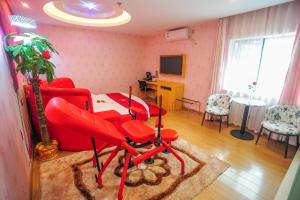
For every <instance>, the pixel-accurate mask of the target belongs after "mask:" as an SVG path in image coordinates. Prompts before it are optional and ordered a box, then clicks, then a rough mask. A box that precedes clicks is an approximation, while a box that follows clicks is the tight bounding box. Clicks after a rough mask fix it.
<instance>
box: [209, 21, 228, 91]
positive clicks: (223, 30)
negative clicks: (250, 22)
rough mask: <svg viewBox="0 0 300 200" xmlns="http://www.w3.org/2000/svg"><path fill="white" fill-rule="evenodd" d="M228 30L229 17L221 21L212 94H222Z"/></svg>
mask: <svg viewBox="0 0 300 200" xmlns="http://www.w3.org/2000/svg"><path fill="white" fill-rule="evenodd" d="M227 29H228V17H225V18H222V19H220V20H219V27H218V35H217V45H216V49H215V57H214V67H213V75H212V84H211V94H216V93H222V84H223V74H224V67H225V64H224V63H225V62H224V60H225V59H226V56H225V55H226V53H227V48H226V42H227V39H226V36H227Z"/></svg>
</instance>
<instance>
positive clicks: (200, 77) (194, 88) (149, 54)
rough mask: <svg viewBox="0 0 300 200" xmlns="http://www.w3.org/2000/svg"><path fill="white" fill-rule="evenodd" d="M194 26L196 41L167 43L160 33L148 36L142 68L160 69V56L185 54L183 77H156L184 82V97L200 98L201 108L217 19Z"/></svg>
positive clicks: (207, 86) (207, 85)
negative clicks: (184, 72) (184, 74)
mask: <svg viewBox="0 0 300 200" xmlns="http://www.w3.org/2000/svg"><path fill="white" fill-rule="evenodd" d="M193 29H194V31H195V32H194V34H193V38H194V40H195V41H196V44H195V43H194V42H193V41H190V40H183V41H172V42H167V41H165V39H164V35H163V34H159V35H156V36H154V37H150V38H148V39H147V41H146V49H145V51H146V52H145V62H144V63H145V64H144V67H145V69H146V71H151V72H153V73H154V72H155V70H159V56H160V55H172V54H173V55H174V54H175V55H176V54H186V62H187V63H186V76H185V78H182V77H177V76H171V75H160V76H159V79H162V80H168V81H178V82H183V83H184V86H185V87H184V96H185V97H186V98H190V99H194V100H199V101H200V103H201V110H202V111H203V110H204V109H205V103H206V100H207V97H208V95H209V93H210V87H211V78H212V69H213V60H214V59H213V58H214V52H215V51H214V50H215V46H216V37H217V29H218V20H214V21H209V22H204V23H201V24H199V25H197V26H196V27H194V28H193Z"/></svg>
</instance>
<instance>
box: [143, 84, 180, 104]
mask: <svg viewBox="0 0 300 200" xmlns="http://www.w3.org/2000/svg"><path fill="white" fill-rule="evenodd" d="M146 83H147V87H149V88H152V89H154V90H156V93H157V96H159V95H162V96H163V103H162V107H163V108H165V109H167V110H174V109H175V110H178V109H181V108H182V103H177V104H175V101H176V99H181V98H182V97H183V92H184V85H183V83H177V82H170V81H163V80H157V81H146Z"/></svg>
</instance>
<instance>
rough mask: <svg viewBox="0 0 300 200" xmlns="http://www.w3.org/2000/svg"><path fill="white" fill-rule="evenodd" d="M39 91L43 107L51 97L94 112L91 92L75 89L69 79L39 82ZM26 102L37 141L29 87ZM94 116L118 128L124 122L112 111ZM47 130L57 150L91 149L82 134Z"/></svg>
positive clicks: (31, 93) (36, 123)
mask: <svg viewBox="0 0 300 200" xmlns="http://www.w3.org/2000/svg"><path fill="white" fill-rule="evenodd" d="M40 89H41V94H42V98H43V104H44V107H45V106H46V105H47V103H48V102H49V101H50V100H51V99H52V98H53V97H61V98H63V99H65V100H67V101H68V102H70V103H72V104H74V105H76V106H78V107H79V108H82V109H85V110H87V111H89V112H91V113H93V112H94V110H93V103H92V98H91V92H90V91H89V90H87V89H84V88H75V85H74V83H73V81H72V79H70V78H57V79H54V80H53V81H52V82H51V83H48V82H47V81H41V82H40ZM28 101H29V107H30V110H31V118H32V121H33V125H34V129H35V131H36V133H38V137H39V139H41V135H40V130H39V120H38V114H37V108H36V104H35V97H34V94H33V90H32V87H31V85H29V87H28ZM96 115H97V116H98V117H100V118H102V119H107V120H109V121H111V122H113V123H114V124H115V125H116V126H119V127H120V125H121V122H122V121H123V120H124V119H122V118H121V115H120V114H119V113H117V112H116V111H113V110H111V111H105V112H97V113H96ZM48 129H49V134H50V137H51V139H56V140H57V141H58V142H59V148H60V149H61V150H89V149H92V148H93V147H92V143H91V138H90V137H87V136H85V135H82V134H79V135H76V134H74V133H73V131H70V130H68V129H65V130H63V131H60V132H58V131H54V130H53V128H52V127H48ZM95 142H96V144H97V146H99V147H101V146H103V145H104V144H103V142H101V141H98V140H96V141H95Z"/></svg>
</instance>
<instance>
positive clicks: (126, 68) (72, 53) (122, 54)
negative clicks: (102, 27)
mask: <svg viewBox="0 0 300 200" xmlns="http://www.w3.org/2000/svg"><path fill="white" fill-rule="evenodd" d="M38 27H39V28H38V30H37V33H39V34H42V35H45V36H48V37H49V40H50V41H51V42H52V43H53V44H54V47H56V49H57V50H58V52H59V53H60V56H58V57H57V58H56V59H55V63H56V65H57V69H56V75H57V76H58V77H61V76H68V77H71V78H72V79H73V80H74V82H75V85H76V86H77V87H84V88H89V89H90V90H91V91H92V92H94V93H104V92H113V91H124V92H126V91H128V86H129V85H130V84H135V85H136V84H137V80H138V79H139V78H141V77H143V75H144V71H145V70H144V67H143V66H142V63H143V61H144V50H143V49H144V43H145V41H144V39H143V38H142V37H138V36H131V35H125V34H118V33H113V32H104V31H96V30H84V29H77V28H69V27H68V28H66V27H61V26H50V25H39V26H38Z"/></svg>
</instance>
